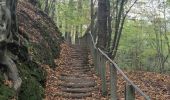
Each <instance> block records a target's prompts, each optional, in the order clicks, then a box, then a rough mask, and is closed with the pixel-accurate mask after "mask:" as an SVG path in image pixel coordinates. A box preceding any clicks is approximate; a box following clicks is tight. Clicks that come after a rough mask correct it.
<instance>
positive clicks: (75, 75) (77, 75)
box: [60, 73, 92, 77]
mask: <svg viewBox="0 0 170 100" xmlns="http://www.w3.org/2000/svg"><path fill="white" fill-rule="evenodd" d="M60 75H61V76H72V77H73V76H74V77H92V75H88V74H81V75H80V74H77V73H74V74H67V73H61V74H60Z"/></svg>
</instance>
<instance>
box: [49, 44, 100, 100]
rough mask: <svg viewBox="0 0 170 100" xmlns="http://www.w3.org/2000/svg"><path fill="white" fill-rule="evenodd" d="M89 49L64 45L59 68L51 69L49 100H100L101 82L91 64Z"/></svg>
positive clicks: (57, 61)
mask: <svg viewBox="0 0 170 100" xmlns="http://www.w3.org/2000/svg"><path fill="white" fill-rule="evenodd" d="M89 60H90V59H89V56H88V49H87V48H86V47H84V46H80V45H70V44H69V45H68V44H63V45H62V50H61V53H60V58H59V59H58V60H56V63H57V65H58V67H57V68H56V70H54V71H52V70H50V69H48V70H50V71H48V72H49V74H52V75H48V76H49V77H48V80H51V81H47V92H46V95H47V97H46V99H47V100H68V99H69V100H72V99H73V100H77V99H78V100H79V99H83V100H84V99H85V100H99V99H100V98H101V93H100V90H99V85H100V84H98V83H99V80H98V77H97V76H95V74H94V73H95V72H94V69H93V68H92V67H91V65H90V64H89Z"/></svg>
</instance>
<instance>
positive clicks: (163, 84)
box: [45, 43, 170, 100]
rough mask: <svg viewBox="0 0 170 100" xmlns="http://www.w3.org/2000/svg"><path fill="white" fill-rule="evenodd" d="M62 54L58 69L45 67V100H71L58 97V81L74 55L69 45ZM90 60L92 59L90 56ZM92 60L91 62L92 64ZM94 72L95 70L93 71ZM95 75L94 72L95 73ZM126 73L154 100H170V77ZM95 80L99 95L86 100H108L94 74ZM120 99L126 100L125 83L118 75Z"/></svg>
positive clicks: (136, 72)
mask: <svg viewBox="0 0 170 100" xmlns="http://www.w3.org/2000/svg"><path fill="white" fill-rule="evenodd" d="M61 48H62V49H61V53H60V57H59V59H57V60H56V65H57V67H56V68H55V69H51V68H50V67H48V66H45V69H46V70H47V73H48V75H47V82H46V90H45V92H46V93H45V94H46V98H45V100H70V99H69V98H67V99H65V98H62V97H59V96H57V93H58V92H59V89H58V86H57V84H58V82H59V81H60V80H59V79H58V77H59V74H60V73H61V72H62V71H63V68H64V64H66V63H68V62H69V61H68V59H67V58H68V57H69V55H70V54H71V53H72V52H71V48H70V46H69V45H68V44H67V43H63V44H62V45H61ZM89 58H91V57H90V56H89ZM91 62H92V60H89V63H91ZM92 71H94V70H92ZM93 73H94V72H93ZM124 73H125V74H126V75H127V76H128V77H129V78H130V79H131V80H132V81H133V82H134V83H135V84H136V85H137V86H138V87H139V88H140V89H141V90H142V91H143V92H144V93H145V94H146V95H148V96H149V97H150V98H151V99H152V100H170V76H169V75H163V74H159V73H154V72H145V71H124ZM93 78H95V80H96V83H97V87H99V88H98V93H96V94H93V96H92V97H91V98H85V100H108V98H109V94H110V93H109V92H108V95H107V96H106V97H102V95H101V92H100V91H101V88H100V87H101V80H100V78H99V77H98V76H96V75H95V74H93ZM109 78H110V76H109V68H108V67H107V82H108V91H110V89H109V86H110V85H109V84H110V83H109ZM117 86H118V98H119V100H124V88H125V87H124V86H125V81H124V79H123V77H122V76H121V75H120V74H119V73H118V83H117ZM136 99H137V100H144V98H142V97H141V96H139V94H138V93H137V95H136Z"/></svg>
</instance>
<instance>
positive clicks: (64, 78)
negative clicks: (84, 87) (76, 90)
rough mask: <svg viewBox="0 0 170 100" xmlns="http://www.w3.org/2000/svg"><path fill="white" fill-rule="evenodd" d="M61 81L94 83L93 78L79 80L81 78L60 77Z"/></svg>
mask: <svg viewBox="0 0 170 100" xmlns="http://www.w3.org/2000/svg"><path fill="white" fill-rule="evenodd" d="M59 79H60V80H62V81H65V80H66V81H67V80H68V81H72V80H73V81H74V80H79V81H82V80H83V81H93V78H91V77H81V78H79V77H65V76H60V77H59Z"/></svg>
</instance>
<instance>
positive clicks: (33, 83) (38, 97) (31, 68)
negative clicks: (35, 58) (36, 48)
mask: <svg viewBox="0 0 170 100" xmlns="http://www.w3.org/2000/svg"><path fill="white" fill-rule="evenodd" d="M18 66H19V71H20V76H21V78H22V81H23V82H22V86H21V90H20V93H19V100H42V98H43V97H44V89H43V87H44V86H45V76H46V74H45V72H44V71H43V70H42V69H40V67H38V65H37V64H36V63H34V62H29V63H25V64H24V63H22V64H18Z"/></svg>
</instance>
